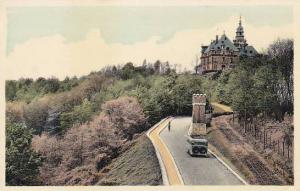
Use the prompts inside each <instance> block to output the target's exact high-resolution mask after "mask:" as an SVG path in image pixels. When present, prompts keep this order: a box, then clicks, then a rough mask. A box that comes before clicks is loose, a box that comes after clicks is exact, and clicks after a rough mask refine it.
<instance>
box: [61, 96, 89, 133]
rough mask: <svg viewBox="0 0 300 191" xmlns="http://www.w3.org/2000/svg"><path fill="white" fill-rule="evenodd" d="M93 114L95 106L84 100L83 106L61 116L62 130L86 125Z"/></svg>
mask: <svg viewBox="0 0 300 191" xmlns="http://www.w3.org/2000/svg"><path fill="white" fill-rule="evenodd" d="M93 114H94V108H93V104H92V103H91V102H90V101H88V100H87V99H84V101H83V102H82V104H81V105H78V106H75V107H74V108H73V110H72V111H70V112H64V113H62V114H61V115H60V130H62V131H64V130H66V129H68V128H70V127H72V126H73V125H74V124H81V123H84V122H86V121H88V120H90V119H91V117H92V115H93Z"/></svg>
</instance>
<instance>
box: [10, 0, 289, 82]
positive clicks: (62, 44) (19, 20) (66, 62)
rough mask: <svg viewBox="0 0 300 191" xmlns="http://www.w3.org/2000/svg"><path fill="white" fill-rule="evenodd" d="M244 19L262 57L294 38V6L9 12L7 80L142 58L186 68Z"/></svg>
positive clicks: (61, 74)
mask: <svg viewBox="0 0 300 191" xmlns="http://www.w3.org/2000/svg"><path fill="white" fill-rule="evenodd" d="M240 15H241V17H242V25H243V26H244V31H245V37H246V39H247V42H248V43H249V44H250V45H253V46H254V47H255V48H256V49H257V50H258V51H259V52H262V51H263V50H265V49H266V48H267V47H268V45H269V44H270V43H272V42H273V41H274V40H276V39H278V38H293V8H292V7H291V6H282V5H273V6H262V5H256V6H249V5H248V6H180V7H178V6H160V7H159V6H147V7H140V6H138V7H134V6H131V7H130V6H73V7H71V6H70V7H9V8H8V9H7V41H6V56H7V58H6V65H5V67H6V68H5V69H6V79H18V78H20V77H31V78H37V77H40V76H43V77H51V76H55V77H58V78H60V79H63V78H65V77H66V76H74V75H77V76H81V75H86V74H88V73H90V72H91V71H99V70H100V69H101V68H103V67H105V66H107V65H117V64H124V63H126V62H133V63H134V64H136V65H140V64H141V63H142V62H143V60H144V59H146V60H147V61H148V62H155V61H156V60H161V61H169V62H170V63H171V64H177V65H180V66H181V67H180V68H181V69H182V70H183V69H187V70H189V69H191V68H192V67H193V66H194V62H195V57H196V55H199V52H200V49H201V45H205V44H208V43H210V42H211V40H212V39H214V38H215V36H216V35H217V34H218V35H222V34H223V33H224V32H225V33H226V35H227V36H228V37H229V38H230V39H231V40H233V38H234V35H235V31H236V28H237V26H238V21H239V16H240ZM20 68H22V70H20Z"/></svg>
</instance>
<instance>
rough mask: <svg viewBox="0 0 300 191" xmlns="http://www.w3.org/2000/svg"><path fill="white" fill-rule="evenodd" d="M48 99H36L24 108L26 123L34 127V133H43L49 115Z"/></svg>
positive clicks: (29, 126)
mask: <svg viewBox="0 0 300 191" xmlns="http://www.w3.org/2000/svg"><path fill="white" fill-rule="evenodd" d="M48 108H49V106H48V101H47V100H39V101H34V102H32V103H30V104H28V105H27V106H25V109H24V119H25V124H26V126H27V127H28V128H30V129H33V133H34V134H41V133H42V131H43V130H44V126H45V123H46V120H47V117H48Z"/></svg>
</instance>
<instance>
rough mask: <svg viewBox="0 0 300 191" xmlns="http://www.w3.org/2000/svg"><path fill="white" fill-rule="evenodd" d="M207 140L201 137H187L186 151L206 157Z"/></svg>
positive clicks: (192, 154)
mask: <svg viewBox="0 0 300 191" xmlns="http://www.w3.org/2000/svg"><path fill="white" fill-rule="evenodd" d="M207 149H208V142H207V140H206V139H204V138H202V137H190V136H188V138H187V150H188V151H187V152H188V154H189V155H191V156H205V157H207Z"/></svg>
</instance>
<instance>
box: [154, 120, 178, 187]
mask: <svg viewBox="0 0 300 191" xmlns="http://www.w3.org/2000/svg"><path fill="white" fill-rule="evenodd" d="M173 119H174V117H171V118H170V120H173ZM166 127H167V125H165V126H164V127H163V128H162V129H161V130H160V131H159V133H158V135H159V139H160V140H161V142H162V144H163V145H164V146H165V147H166V148H167V150H168V152H169V153H170V155H171V160H172V162H173V163H174V166H175V170H176V173H177V174H178V177H179V180H180V183H181V184H182V185H184V182H183V179H182V175H181V173H180V171H179V169H178V167H177V164H176V162H175V160H174V157H173V155H172V153H171V152H170V150H169V148H168V147H167V145H166V144H165V142H164V141H163V140H162V139H161V138H160V133H161V132H162V131H163V130H164V129H165V128H166Z"/></svg>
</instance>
